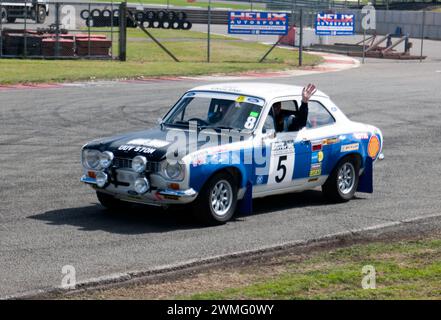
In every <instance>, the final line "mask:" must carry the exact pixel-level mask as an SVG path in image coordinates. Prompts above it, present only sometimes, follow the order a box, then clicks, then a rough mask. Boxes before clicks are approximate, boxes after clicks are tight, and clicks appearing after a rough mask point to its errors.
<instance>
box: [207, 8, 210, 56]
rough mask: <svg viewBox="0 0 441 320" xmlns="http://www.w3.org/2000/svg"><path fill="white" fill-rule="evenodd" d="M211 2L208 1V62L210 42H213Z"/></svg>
mask: <svg viewBox="0 0 441 320" xmlns="http://www.w3.org/2000/svg"><path fill="white" fill-rule="evenodd" d="M210 32H211V0H208V24H207V62H210V53H211V52H210V42H211V39H210V38H211V35H210Z"/></svg>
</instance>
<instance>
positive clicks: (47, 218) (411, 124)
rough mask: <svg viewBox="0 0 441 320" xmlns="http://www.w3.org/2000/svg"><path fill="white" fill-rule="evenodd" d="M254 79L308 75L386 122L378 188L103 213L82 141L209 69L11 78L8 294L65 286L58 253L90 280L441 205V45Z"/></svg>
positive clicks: (2, 124)
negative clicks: (208, 220)
mask: <svg viewBox="0 0 441 320" xmlns="http://www.w3.org/2000/svg"><path fill="white" fill-rule="evenodd" d="M433 44H434V45H435V46H438V48H439V46H440V45H441V44H440V43H433ZM439 51H440V50H439V49H438V52H439ZM434 52H436V50H434ZM256 81H257V80H256ZM258 81H270V82H279V83H290V84H298V85H303V84H306V83H308V82H314V83H316V84H317V85H318V87H319V88H320V89H321V90H323V91H324V92H326V93H328V94H329V95H330V96H331V98H332V99H333V100H334V101H335V102H336V104H337V105H339V106H340V107H341V109H342V110H343V111H344V112H345V113H346V114H347V115H348V116H349V117H350V118H351V119H353V120H356V121H361V122H366V123H370V124H373V125H376V126H378V127H379V128H381V129H382V131H383V134H384V139H385V147H384V148H385V149H384V153H385V156H386V158H385V160H384V161H382V162H380V163H378V164H377V165H376V167H375V192H374V193H373V194H372V195H367V194H357V197H356V199H354V200H352V201H351V202H349V203H345V204H338V205H331V204H327V203H326V202H325V201H324V200H323V199H322V196H321V193H320V191H315V190H314V191H308V192H303V193H299V194H290V195H285V196H275V197H270V198H266V199H262V200H258V201H255V203H254V206H255V211H256V212H255V214H254V215H251V216H246V217H239V218H238V219H236V220H235V221H232V222H230V223H228V224H226V225H224V226H219V227H209V228H202V227H199V226H197V225H194V224H193V223H192V222H190V221H189V220H188V213H187V212H184V211H172V212H161V211H154V212H149V211H147V210H135V211H133V212H126V213H121V214H120V215H108V214H107V213H106V211H105V210H104V209H103V208H102V207H101V206H100V205H98V204H97V200H96V199H95V195H94V193H93V192H92V190H91V189H89V188H88V187H87V186H85V185H82V184H81V183H80V182H79V177H80V175H81V165H80V161H79V159H80V148H81V146H82V145H83V144H84V143H86V142H87V141H89V140H91V139H93V138H96V137H102V136H107V135H113V134H116V133H119V132H125V131H132V130H138V129H143V128H146V127H152V126H154V125H155V123H156V119H157V118H158V117H160V116H161V115H163V114H164V113H165V112H166V111H167V109H168V108H169V106H170V105H171V104H172V103H173V102H174V101H175V100H176V99H177V98H178V97H179V96H180V95H181V94H182V93H183V92H184V91H185V90H186V89H189V88H191V87H193V86H195V85H199V84H201V81H168V80H157V81H145V82H132V83H124V82H102V83H100V82H99V83H95V84H94V83H90V84H76V85H72V86H67V87H62V88H50V89H38V90H37V89H36V90H31V89H27V90H20V89H13V90H12V89H11V90H3V91H0V106H1V108H0V181H1V182H0V200H1V206H0V244H1V245H0V297H6V296H9V295H16V294H20V293H24V292H28V291H33V290H37V289H44V288H51V287H53V286H59V285H61V279H62V277H63V274H62V267H63V266H64V265H72V266H74V267H75V269H76V276H77V280H78V281H85V280H88V279H91V278H96V277H101V276H106V275H109V274H114V273H120V272H126V271H132V270H145V269H149V268H155V267H159V266H163V265H170V264H175V263H180V262H185V261H188V260H194V259H202V258H207V257H211V256H216V255H223V254H228V253H232V252H237V251H245V250H254V249H258V248H261V247H267V246H271V245H277V244H281V243H286V242H291V241H299V240H309V239H315V238H317V237H322V236H325V235H328V234H332V233H338V232H347V231H352V230H359V229H364V228H375V227H378V226H381V225H384V224H389V223H394V222H397V221H403V220H406V219H414V218H418V217H423V216H427V215H437V214H441V212H440V209H439V208H440V207H441V196H440V193H441V192H440V190H441V186H440V180H439V178H438V174H439V173H440V172H441V161H440V159H441V148H440V141H441V140H440V136H441V118H440V110H441V59H439V57H436V56H433V57H432V58H431V59H429V60H427V61H425V62H423V63H419V62H396V61H382V60H370V59H368V60H367V64H366V65H364V66H361V67H360V68H357V69H350V70H348V71H341V72H336V73H325V74H319V75H310V76H299V77H295V78H278V79H261V80H258ZM204 83H205V82H204Z"/></svg>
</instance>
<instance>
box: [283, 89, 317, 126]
mask: <svg viewBox="0 0 441 320" xmlns="http://www.w3.org/2000/svg"><path fill="white" fill-rule="evenodd" d="M316 91H317V88H316V86H315V85H313V84H311V83H310V84H308V85H307V86H306V87H304V88H303V91H302V104H301V105H300V108H299V111H298V112H297V115H296V117H295V118H294V119H293V120H292V123H291V124H290V126H289V130H290V131H299V130H300V129H302V128H304V127H305V126H306V122H307V121H308V102H309V99H310V98H311V97H312V95H313V94H314V93H315V92H316Z"/></svg>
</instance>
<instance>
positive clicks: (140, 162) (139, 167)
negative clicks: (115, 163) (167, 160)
mask: <svg viewBox="0 0 441 320" xmlns="http://www.w3.org/2000/svg"><path fill="white" fill-rule="evenodd" d="M146 166H147V159H146V158H145V157H143V156H136V157H134V158H133V160H132V169H133V171H135V172H138V173H141V172H143V171H145V168H146Z"/></svg>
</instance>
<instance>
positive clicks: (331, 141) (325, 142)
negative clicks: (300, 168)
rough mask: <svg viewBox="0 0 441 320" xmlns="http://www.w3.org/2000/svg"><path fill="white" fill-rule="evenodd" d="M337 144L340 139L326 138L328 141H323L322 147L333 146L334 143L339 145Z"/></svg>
mask: <svg viewBox="0 0 441 320" xmlns="http://www.w3.org/2000/svg"><path fill="white" fill-rule="evenodd" d="M339 142H340V139H339V138H337V137H334V138H328V139H325V140H323V144H324V145H330V144H335V143H339Z"/></svg>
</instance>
